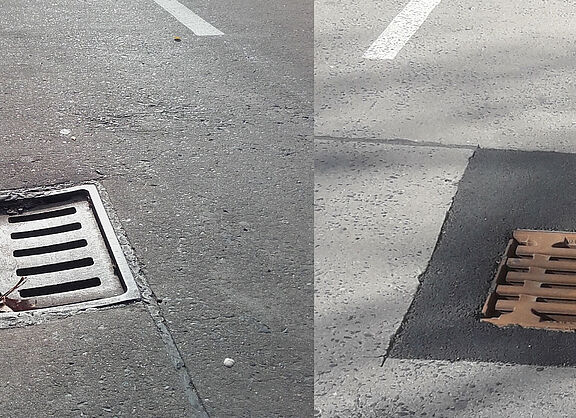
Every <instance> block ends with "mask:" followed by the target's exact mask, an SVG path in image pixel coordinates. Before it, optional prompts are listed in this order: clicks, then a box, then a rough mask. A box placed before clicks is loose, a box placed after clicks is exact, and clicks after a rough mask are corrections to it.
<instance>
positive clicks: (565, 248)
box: [482, 230, 576, 330]
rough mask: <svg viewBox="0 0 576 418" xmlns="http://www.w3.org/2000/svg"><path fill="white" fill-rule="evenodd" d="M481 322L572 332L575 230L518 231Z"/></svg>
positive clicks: (574, 322)
mask: <svg viewBox="0 0 576 418" xmlns="http://www.w3.org/2000/svg"><path fill="white" fill-rule="evenodd" d="M482 314H483V318H482V321H484V322H490V323H492V324H495V325H498V326H507V325H520V326H523V327H527V328H547V329H556V330H576V233H570V232H550V231H530V230H516V231H514V233H513V239H512V240H510V242H509V243H508V247H507V248H506V253H505V255H504V257H503V259H502V261H501V263H500V266H499V267H498V271H497V273H496V278H495V279H494V283H493V285H492V291H491V293H490V295H489V296H488V299H487V301H486V303H485V305H484V308H483V310H482Z"/></svg>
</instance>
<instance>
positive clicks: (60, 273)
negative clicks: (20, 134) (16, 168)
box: [0, 184, 140, 317]
mask: <svg viewBox="0 0 576 418" xmlns="http://www.w3.org/2000/svg"><path fill="white" fill-rule="evenodd" d="M21 277H26V281H25V282H24V284H23V285H22V286H21V287H19V288H18V289H17V290H15V291H14V292H13V293H12V294H11V295H10V296H9V297H10V298H14V300H15V301H16V302H17V303H16V305H17V306H25V307H26V308H23V309H21V310H34V311H36V310H39V311H46V310H61V309H62V308H64V307H72V308H88V307H98V306H104V305H111V304H115V303H120V302H126V301H130V300H138V299H139V298H140V293H139V291H138V286H137V285H136V282H135V281H134V277H133V276H132V273H131V271H130V268H129V265H128V262H127V261H126V258H125V257H124V253H123V251H122V248H121V246H120V243H119V241H118V238H117V237H116V235H115V232H114V229H113V227H112V224H111V222H110V220H109V218H108V216H107V214H106V210H105V208H104V205H103V203H102V200H101V198H100V196H99V194H98V190H97V188H96V186H95V185H92V184H87V185H82V186H77V187H69V188H65V189H58V190H49V191H30V192H18V193H8V194H6V195H0V293H5V292H6V291H7V290H8V289H10V288H11V287H13V286H14V285H15V284H16V283H17V282H18V280H19V279H20V278H21ZM18 310H20V309H18ZM5 314H7V312H5V313H0V317H1V316H2V315H5Z"/></svg>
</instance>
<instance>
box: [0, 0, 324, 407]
mask: <svg viewBox="0 0 576 418" xmlns="http://www.w3.org/2000/svg"><path fill="white" fill-rule="evenodd" d="M181 6H183V7H181ZM181 6H178V7H175V5H174V2H168V1H158V2H155V1H153V0H137V1H133V2H115V1H76V0H62V1H50V2H36V1H28V0H24V1H20V0H18V1H12V0H8V1H3V2H2V3H1V4H0V50H1V51H2V58H1V59H0V144H1V146H0V167H1V170H2V177H1V180H0V189H15V188H32V187H42V186H49V185H54V184H64V183H67V184H78V183H81V182H84V181H97V182H99V183H100V184H101V185H103V187H104V188H105V190H106V192H107V195H108V199H109V203H110V205H111V207H112V209H113V210H114V212H115V216H117V218H118V219H119V221H120V223H121V225H122V227H123V229H124V231H125V233H126V235H127V238H128V240H129V242H130V244H131V246H132V247H133V250H134V253H135V255H136V257H137V259H138V262H139V264H140V266H141V268H142V272H143V275H144V277H145V278H146V280H147V282H148V283H149V285H150V287H151V289H152V291H153V292H154V293H155V296H156V302H157V304H158V307H159V309H160V311H159V313H158V315H157V316H155V317H154V318H151V317H150V315H149V310H147V309H146V307H145V306H143V305H144V304H143V303H137V304H133V305H130V306H125V307H118V308H114V309H108V310H101V311H96V312H87V313H82V314H79V315H74V316H66V317H63V318H60V319H55V320H52V321H48V322H47V323H43V324H36V325H31V326H28V327H24V328H17V329H12V330H2V331H1V332H0V335H3V341H4V343H3V344H2V349H0V350H1V352H2V358H3V360H2V361H3V364H4V367H5V370H6V371H7V373H8V372H9V373H10V378H9V379H8V378H7V379H6V380H5V382H4V383H3V384H2V385H1V388H0V397H1V398H2V399H3V400H4V401H5V402H6V403H10V404H11V408H12V411H11V413H8V412H7V411H6V410H4V411H3V413H2V415H9V416H50V415H52V416H54V415H55V416H81V415H84V416H124V415H137V416H202V414H204V413H208V414H209V415H210V416H218V417H219V416H231V417H252V416H262V417H264V416H265V417H271V416H295V417H296V416H298V417H300V416H310V415H311V414H312V399H313V395H312V394H313V372H312V371H313V358H312V344H313V343H312V341H313V340H312V339H313V328H312V327H313V324H312V320H313V318H312V315H313V311H312V305H313V299H312V298H313V296H312V289H313V284H312V282H313V278H312V260H313V258H312V257H313V255H312V253H313V250H312V238H313V237H312V222H313V220H312V213H313V212H312V199H311V191H312V141H311V134H312V96H313V92H312V36H313V31H312V23H313V21H312V4H311V2H306V1H278V2H266V1H251V0H250V1H243V2H228V1H226V2H217V3H214V2H207V1H192V0H182V1H181ZM186 10H188V11H192V12H193V13H194V14H190V13H188V14H187V12H186ZM170 12H171V13H172V14H171V13H170ZM202 22H204V23H202ZM187 25H188V26H187ZM206 28H208V29H206ZM210 28H213V29H215V30H217V31H218V32H221V34H214V33H206V32H205V31H206V30H208V32H210V30H212V29H210ZM195 31H196V33H195ZM203 31H204V32H203ZM156 302H155V303H156ZM155 321H156V325H158V321H160V323H163V324H165V325H166V326H167V330H168V333H164V334H162V333H160V332H159V331H158V330H159V328H158V326H155ZM173 343H175V347H176V348H177V352H176V354H175V353H174V352H172V353H171V354H172V358H171V357H170V355H169V351H170V347H173V346H171V344H173ZM174 355H176V361H175V360H174ZM227 357H229V358H233V359H234V360H235V362H236V363H235V365H234V367H232V368H227V367H225V366H224V365H223V360H224V359H225V358H227ZM16 365H18V367H16ZM183 370H184V372H185V373H184V374H183V373H182V371H183ZM175 376H180V377H178V378H177V377H175ZM182 376H184V378H182ZM186 376H188V377H189V378H190V379H191V382H192V384H190V380H189V379H188V380H187V379H186ZM195 396H197V399H196V398H195ZM39 408H42V409H39ZM39 411H40V412H39Z"/></svg>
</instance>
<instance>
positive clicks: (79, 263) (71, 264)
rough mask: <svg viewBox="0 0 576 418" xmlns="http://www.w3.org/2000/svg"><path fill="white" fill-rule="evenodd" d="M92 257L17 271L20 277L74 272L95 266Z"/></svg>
mask: <svg viewBox="0 0 576 418" xmlns="http://www.w3.org/2000/svg"><path fill="white" fill-rule="evenodd" d="M93 265H94V260H93V259H92V257H86V258H82V259H80V260H73V261H65V262H63V263H54V264H45V265H43V266H37V267H27V268H21V269H18V270H16V274H17V275H18V276H34V275H37V274H46V273H56V272H59V271H66V270H73V269H78V268H82V267H88V266H93Z"/></svg>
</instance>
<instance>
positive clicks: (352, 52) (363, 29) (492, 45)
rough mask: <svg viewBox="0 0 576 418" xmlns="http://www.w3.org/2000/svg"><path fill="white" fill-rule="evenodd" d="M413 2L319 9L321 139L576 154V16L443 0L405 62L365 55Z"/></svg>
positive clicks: (555, 4)
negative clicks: (575, 75)
mask: <svg viewBox="0 0 576 418" xmlns="http://www.w3.org/2000/svg"><path fill="white" fill-rule="evenodd" d="M407 3H408V2H407V1H404V2H398V1H392V2H384V3H375V2H368V1H365V2H355V4H354V5H345V6H343V7H341V6H342V5H341V4H340V3H337V2H329V1H318V2H317V7H316V25H315V33H316V37H315V51H316V58H315V63H316V78H315V80H316V84H315V90H316V96H315V97H316V100H315V108H316V117H315V124H316V135H319V136H332V137H353V138H376V139H397V138H399V139H406V140H412V141H424V142H436V143H441V144H455V145H472V146H475V145H480V146H482V147H486V148H504V149H523V150H533V149H539V150H556V151H565V152H574V151H576V141H575V140H574V133H575V126H574V123H573V121H574V119H575V116H576V115H575V113H574V108H575V106H574V97H573V94H572V93H573V91H572V89H571V88H570V85H571V83H572V75H571V67H572V62H573V48H572V43H573V41H572V40H573V30H572V24H571V22H572V20H573V18H574V14H575V13H576V12H575V11H574V8H573V7H572V4H571V3H569V2H566V1H560V0H558V1H551V2H546V3H542V2H539V1H528V2H522V3H518V2H506V3H502V2H498V1H488V2H482V4H478V2H474V1H464V2H461V1H452V0H444V1H442V2H441V3H440V4H439V5H438V6H437V7H436V8H435V9H434V10H433V12H432V13H431V14H430V16H429V17H428V19H427V20H426V21H425V22H424V24H423V25H422V26H421V27H420V29H419V30H418V31H417V32H416V33H415V35H414V36H413V37H412V39H411V40H410V41H409V42H408V43H407V44H406V46H405V47H404V49H403V50H402V51H401V52H400V54H398V56H397V57H396V59H395V60H392V61H389V60H386V61H377V60H376V61H375V60H366V59H364V58H362V54H363V53H364V51H365V50H366V49H367V48H368V47H369V46H370V44H371V43H372V42H373V41H374V40H375V39H376V38H377V37H378V36H379V35H380V33H381V32H382V31H384V29H385V28H386V26H387V25H388V24H389V23H390V21H391V20H392V19H393V18H394V16H395V15H396V14H397V13H398V12H399V11H400V10H402V8H403V7H404V6H405V5H406V4H407Z"/></svg>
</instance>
